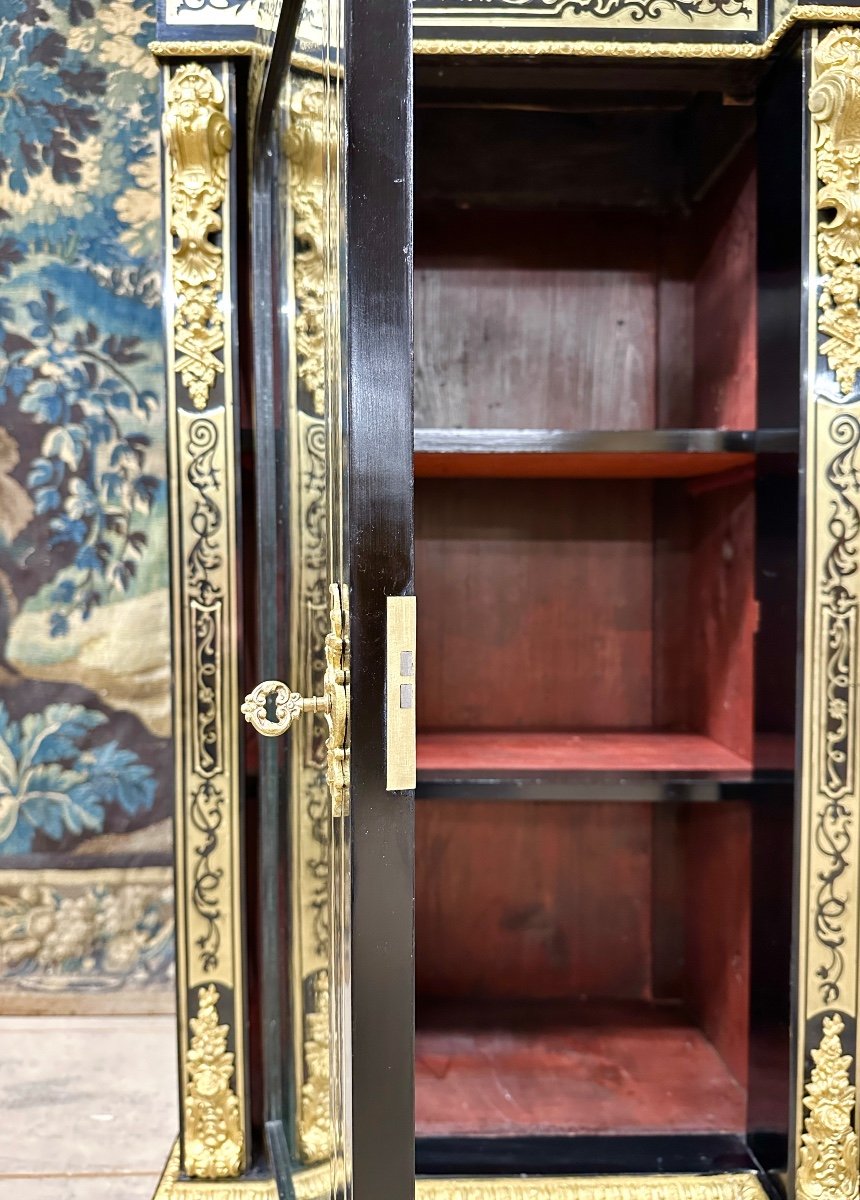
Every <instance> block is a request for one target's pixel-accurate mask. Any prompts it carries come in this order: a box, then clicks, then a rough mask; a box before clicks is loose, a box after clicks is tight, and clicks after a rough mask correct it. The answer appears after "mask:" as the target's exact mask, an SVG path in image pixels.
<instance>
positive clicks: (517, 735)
mask: <svg viewBox="0 0 860 1200" xmlns="http://www.w3.org/2000/svg"><path fill="white" fill-rule="evenodd" d="M750 768H751V764H750V763H749V761H748V760H747V759H744V758H742V757H741V756H740V755H738V754H734V753H732V751H731V750H727V749H726V747H725V746H721V745H720V744H719V743H718V742H715V741H712V740H711V739H710V738H707V737H702V736H701V735H699V734H694V733H651V732H647V731H646V732H642V733H554V732H553V733H522V732H509V731H496V730H492V731H474V730H470V731H468V732H465V731H464V732H456V731H455V732H450V731H444V732H437V731H427V732H419V734H418V770H419V771H529V772H540V771H615V772H617V771H721V772H722V771H725V772H732V773H737V772H744V771H749V770H750Z"/></svg>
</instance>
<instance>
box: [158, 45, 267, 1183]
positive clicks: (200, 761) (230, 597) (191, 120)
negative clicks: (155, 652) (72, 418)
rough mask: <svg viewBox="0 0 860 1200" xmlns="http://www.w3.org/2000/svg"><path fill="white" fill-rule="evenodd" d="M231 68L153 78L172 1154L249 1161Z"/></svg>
mask: <svg viewBox="0 0 860 1200" xmlns="http://www.w3.org/2000/svg"><path fill="white" fill-rule="evenodd" d="M230 88H231V74H230V71H229V70H228V68H227V67H226V66H224V65H223V64H222V65H218V66H216V67H215V68H214V69H213V68H212V67H209V66H206V65H202V64H200V63H196V62H188V63H184V64H182V65H180V66H177V67H175V68H166V70H165V76H164V90H165V108H164V122H163V129H164V142H165V160H164V161H165V222H166V226H167V275H168V278H169V280H170V284H171V286H170V289H169V291H168V295H169V296H170V297H171V299H172V304H171V306H170V308H169V311H168V314H167V320H168V339H167V340H168V450H169V464H170V479H171V488H170V509H171V567H172V598H173V638H174V648H175V659H174V693H173V700H174V745H175V754H176V820H175V837H176V906H177V934H178V936H177V977H178V1002H179V1028H180V1037H179V1065H180V1080H181V1093H182V1132H181V1138H180V1146H181V1161H182V1168H183V1170H184V1172H185V1173H186V1174H187V1175H189V1176H192V1177H198V1178H203V1179H220V1178H229V1177H232V1176H238V1175H240V1174H241V1173H242V1171H243V1170H244V1168H245V1165H246V1162H247V1148H248V1145H247V1144H248V1132H247V1130H248V1126H247V1122H248V1112H247V1097H246V1082H245V1081H246V1069H247V1060H246V1047H245V949H244V935H243V899H242V866H241V854H242V835H241V814H240V806H241V796H242V788H241V764H240V759H239V742H238V729H237V724H236V711H235V697H236V694H237V691H238V664H239V607H238V589H239V569H238V564H239V543H238V512H237V496H236V483H237V478H236V452H235V449H234V447H235V440H236V428H235V423H236V418H237V411H238V410H237V400H236V395H235V390H234V389H235V382H234V377H233V345H232V312H231V307H232V306H231V295H232V286H231V282H230V281H231V273H232V265H231V249H230V247H231V216H230V213H231V194H230V192H231V183H230V178H231V169H230V165H231V157H230V156H231V147H232V141H233V131H232V120H231V117H232V112H231V107H230V100H229V95H230Z"/></svg>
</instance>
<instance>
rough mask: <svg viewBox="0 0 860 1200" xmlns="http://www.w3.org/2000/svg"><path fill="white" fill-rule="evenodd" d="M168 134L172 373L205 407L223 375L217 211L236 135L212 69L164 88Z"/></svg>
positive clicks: (189, 72) (192, 66)
mask: <svg viewBox="0 0 860 1200" xmlns="http://www.w3.org/2000/svg"><path fill="white" fill-rule="evenodd" d="M164 137H165V141H166V144H167V149H168V155H169V173H170V203H171V211H170V232H171V233H172V234H173V236H174V237H175V239H176V242H175V244H174V246H173V253H172V256H171V263H172V273H173V288H174V292H175V297H176V299H175V307H174V317H173V324H174V338H175V342H176V363H175V369H176V371H177V373H178V374H179V376H180V378H181V379H182V382H183V384H184V385H185V387H186V388H187V389H188V394H189V396H190V398H191V401H192V403H193V404H194V407H195V408H197V409H204V408H205V407H206V405H207V403H208V400H209V395H210V392H211V390H212V386H213V384H214V383H215V377H216V375H219V374H221V373H222V372H223V370H224V364H223V362H222V361H221V359H220V357H219V354H220V352H221V351H222V350H223V347H224V319H223V316H222V313H221V305H220V301H221V291H222V288H223V283H224V254H223V248H222V246H221V245H220V244H219V243H217V242H214V241H213V240H212V238H213V236H214V235H215V234H218V233H220V231H221V215H220V212H219V210H220V208H221V206H222V204H223V203H224V197H225V194H226V186H227V155H228V154H229V151H230V147H231V145H232V143H233V131H232V128H231V126H230V122H229V121H228V120H227V117H226V116H225V115H224V89H223V88H222V86H221V84H220V83H219V82H218V80H217V79H216V78H215V76H214V75H213V73H212V71H210V69H209V68H208V67H204V66H200V65H199V64H197V63H187V64H185V65H184V66H181V67H180V68H179V69H178V70H177V71H176V73H175V74H174V75H173V76H172V78H171V80H170V83H169V84H168V87H167V107H166V111H165V115H164Z"/></svg>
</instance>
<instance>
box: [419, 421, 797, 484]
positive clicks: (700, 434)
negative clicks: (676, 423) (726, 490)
mask: <svg viewBox="0 0 860 1200" xmlns="http://www.w3.org/2000/svg"><path fill="white" fill-rule="evenodd" d="M797 446H798V435H797V431H796V430H792V429H770V430H743V429H740V430H724V429H658V430H631V431H627V430H607V431H587V432H578V433H573V432H569V431H567V430H564V429H416V430H415V474H416V476H417V477H419V478H428V479H434V478H459V479H471V478H481V477H486V478H495V479H500V478H501V479H516V478H520V479H534V478H575V479H672V478H675V479H680V478H693V477H696V476H701V475H716V474H720V473H722V472H725V471H736V470H737V469H738V468H741V467H748V466H749V465H750V464H751V463H753V462H754V461H755V459H756V457H757V456H759V455H765V454H767V455H780V456H786V455H792V454H796V453H797Z"/></svg>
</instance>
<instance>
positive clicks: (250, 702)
mask: <svg viewBox="0 0 860 1200" xmlns="http://www.w3.org/2000/svg"><path fill="white" fill-rule="evenodd" d="M269 697H273V698H274V701H275V720H274V721H273V720H272V719H271V718H270V716H269V704H268V701H269ZM241 711H242V715H243V716H244V718H245V720H246V721H247V722H248V723H249V724H250V725H253V726H254V728H255V729H256V731H257V733H261V734H262V735H263V737H280V735H281V734H282V733H286V732H287V730H288V729H289V728H290V726H291V725H292V723H293V721H295V720H296V718H297V717H300V716H301V715H302V713H306V712H309V713H329V712H331V697H329V696H310V697H307V696H300V695H299V693H298V692H294V691H293V690H292V689H291V688H290V686H289V685H288V684H286V683H281V681H280V679H264V680H263V682H262V683H258V684H257V686H256V687H255V688H254V690H253V692H249V694H248V695H247V696H246V697H245V703H244V704H243V705H242V710H241Z"/></svg>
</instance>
